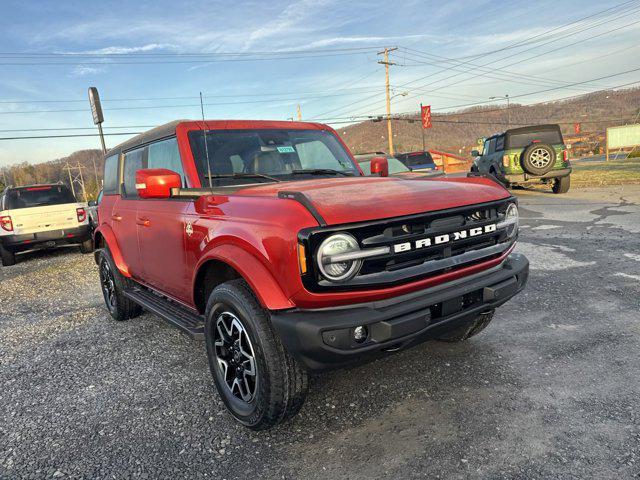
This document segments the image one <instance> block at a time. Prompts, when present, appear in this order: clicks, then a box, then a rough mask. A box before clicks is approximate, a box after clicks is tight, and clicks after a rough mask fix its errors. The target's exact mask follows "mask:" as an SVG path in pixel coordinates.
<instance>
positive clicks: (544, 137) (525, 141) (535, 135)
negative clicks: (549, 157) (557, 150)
mask: <svg viewBox="0 0 640 480" xmlns="http://www.w3.org/2000/svg"><path fill="white" fill-rule="evenodd" d="M533 142H539V143H546V144H548V145H560V144H562V143H563V142H564V141H563V139H562V133H560V131H559V130H540V131H537V132H535V131H534V132H524V133H510V134H509V139H508V141H507V143H508V148H525V147H527V146H529V145H530V144H531V143H533Z"/></svg>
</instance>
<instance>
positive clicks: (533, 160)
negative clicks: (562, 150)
mask: <svg viewBox="0 0 640 480" xmlns="http://www.w3.org/2000/svg"><path fill="white" fill-rule="evenodd" d="M545 160H546V163H544V164H543V163H541V162H544V161H545ZM555 163H556V151H555V150H554V149H553V147H552V146H551V145H547V144H546V143H532V144H531V145H529V146H528V147H527V148H525V149H524V152H522V155H521V156H520V164H521V165H522V169H523V170H524V171H525V172H527V173H530V174H531V175H544V174H545V173H548V172H550V171H551V169H553V166H554V165H555Z"/></svg>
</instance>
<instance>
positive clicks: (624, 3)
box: [314, 0, 636, 118]
mask: <svg viewBox="0 0 640 480" xmlns="http://www.w3.org/2000/svg"><path fill="white" fill-rule="evenodd" d="M633 3H636V1H635V0H633V1H628V2H623V3H622V4H619V5H617V6H616V7H610V8H607V9H605V10H601V11H599V12H596V13H595V14H591V15H589V16H587V17H583V18H581V19H578V20H575V21H572V22H569V23H567V24H564V25H561V26H559V27H556V28H554V29H551V30H549V31H547V32H543V33H541V34H538V35H534V36H531V37H529V38H528V39H524V40H521V41H519V42H515V43H512V44H510V45H507V47H515V46H518V45H522V44H523V42H526V41H527V40H530V39H534V38H539V37H543V36H544V35H546V34H548V33H549V32H553V31H556V30H558V29H562V28H565V27H567V26H570V25H575V24H577V23H580V22H582V21H584V20H586V19H589V18H593V17H595V16H598V15H601V14H603V13H606V12H609V11H611V10H616V9H619V8H621V7H624V6H626V5H629V4H633ZM605 17H606V16H605ZM589 28H593V26H592V27H589ZM587 29H588V28H586V29H582V30H578V31H577V32H574V33H573V34H576V33H580V32H582V31H584V30H587ZM565 36H566V35H565ZM539 46H541V45H539ZM569 46H570V45H569ZM505 48H506V47H505ZM534 48H537V47H534ZM563 48H566V47H563ZM525 51H528V50H524V51H522V52H518V53H514V54H511V55H507V56H506V57H502V58H501V59H498V60H497V61H500V60H505V59H507V58H511V57H513V56H517V55H520V54H521V53H524V52H525ZM547 53H549V52H547ZM487 64H488V63H484V64H482V65H480V66H486V65H487ZM509 66H511V65H507V66H506V67H509ZM448 70H449V68H448V67H444V68H441V69H440V70H439V71H437V72H435V74H430V75H426V76H424V77H420V78H417V79H415V80H411V81H409V82H407V83H404V84H402V85H400V87H405V86H407V85H411V84H413V83H416V82H419V81H420V80H424V79H426V78H429V77H433V76H434V75H438V74H440V73H444V72H448ZM460 75H461V74H460V73H459V74H456V75H453V76H452V77H457V76H460ZM452 77H449V78H452ZM442 80H444V79H440V80H436V81H434V82H431V83H428V84H426V85H422V86H421V87H418V88H423V87H425V86H430V85H432V84H434V83H437V82H440V81H442ZM458 83H460V82H458ZM448 86H452V85H446V86H443V87H440V88H438V90H441V89H442V88H447V87H448ZM376 97H377V96H376V95H370V96H367V97H365V98H363V99H360V100H358V101H355V102H352V103H349V104H347V105H345V106H344V108H334V109H332V110H329V111H327V112H323V113H321V114H319V115H317V116H316V117H314V118H317V117H319V116H322V115H325V114H327V113H333V112H336V111H342V110H345V109H346V108H347V107H350V106H353V105H356V104H360V103H363V102H366V101H367V100H370V99H373V98H376ZM410 98H415V96H412V97H410ZM376 103H378V102H376ZM363 108H369V106H367V107H363Z"/></svg>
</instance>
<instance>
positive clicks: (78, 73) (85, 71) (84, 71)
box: [71, 65, 105, 77]
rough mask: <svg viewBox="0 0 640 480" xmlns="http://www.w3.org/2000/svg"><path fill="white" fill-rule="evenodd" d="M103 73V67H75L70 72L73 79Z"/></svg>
mask: <svg viewBox="0 0 640 480" xmlns="http://www.w3.org/2000/svg"><path fill="white" fill-rule="evenodd" d="M104 71H105V67H94V66H90V65H76V66H75V67H74V68H73V70H72V71H71V76H73V77H84V76H86V75H95V74H97V73H102V72H104Z"/></svg>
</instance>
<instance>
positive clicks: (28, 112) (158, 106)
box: [0, 88, 382, 115]
mask: <svg viewBox="0 0 640 480" xmlns="http://www.w3.org/2000/svg"><path fill="white" fill-rule="evenodd" d="M377 90H379V91H381V90H382V89H380V88H379V89H377ZM344 95H348V94H345V93H334V94H328V95H320V96H315V97H311V96H310V97H305V98H307V99H313V98H328V97H340V96H344ZM297 101H299V98H295V97H293V98H270V99H263V100H240V101H233V102H212V103H205V104H204V105H205V106H220V105H242V104H254V103H273V102H297ZM199 106H200V104H182V105H141V106H137V107H111V108H110V109H109V110H112V111H115V110H148V109H159V108H192V107H199ZM72 112H75V113H77V112H87V109H85V108H82V109H73V108H71V109H59V110H10V111H5V112H0V115H19V114H32V113H38V114H39V113H72Z"/></svg>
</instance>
